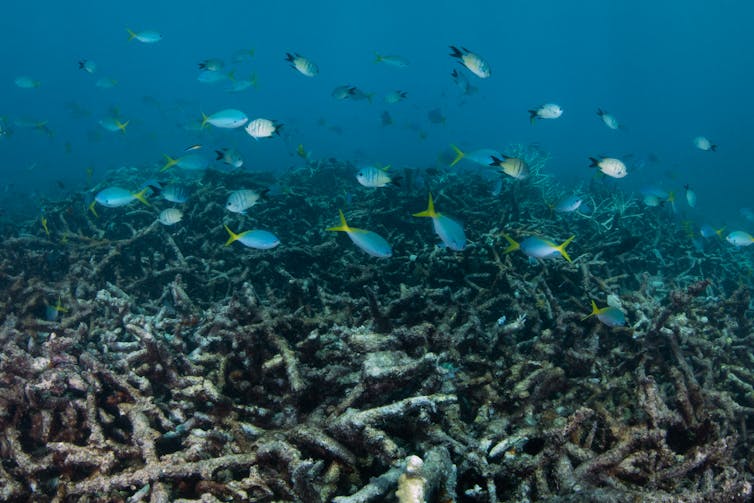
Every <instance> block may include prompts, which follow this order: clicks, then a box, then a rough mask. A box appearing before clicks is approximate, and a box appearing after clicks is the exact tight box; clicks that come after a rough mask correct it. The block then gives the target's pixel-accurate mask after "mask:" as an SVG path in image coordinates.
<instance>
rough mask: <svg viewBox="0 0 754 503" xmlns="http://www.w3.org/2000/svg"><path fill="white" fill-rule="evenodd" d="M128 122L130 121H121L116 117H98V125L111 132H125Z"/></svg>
mask: <svg viewBox="0 0 754 503" xmlns="http://www.w3.org/2000/svg"><path fill="white" fill-rule="evenodd" d="M129 122H131V121H126V122H121V120H120V119H118V118H116V117H105V118H104V119H100V121H99V125H100V126H102V128H103V129H106V130H108V131H111V132H113V133H115V132H118V131H120V132H121V133H123V134H125V133H126V127H127V126H128V123H129Z"/></svg>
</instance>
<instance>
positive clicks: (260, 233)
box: [224, 225, 280, 250]
mask: <svg viewBox="0 0 754 503" xmlns="http://www.w3.org/2000/svg"><path fill="white" fill-rule="evenodd" d="M224 227H225V230H226V231H228V234H229V235H230V237H229V238H228V240H227V241H226V242H225V246H230V245H231V244H232V243H233V242H235V241H238V242H239V243H241V244H242V245H244V246H247V247H249V248H256V249H257V250H269V249H272V248H275V247H276V246H278V245H279V244H280V239H278V237H277V236H276V235H274V234H273V233H271V232H269V231H264V230H261V229H253V230H249V231H243V232H241V233H239V234H236V233H235V232H233V231H232V230H230V227H228V226H227V225H226V226H224Z"/></svg>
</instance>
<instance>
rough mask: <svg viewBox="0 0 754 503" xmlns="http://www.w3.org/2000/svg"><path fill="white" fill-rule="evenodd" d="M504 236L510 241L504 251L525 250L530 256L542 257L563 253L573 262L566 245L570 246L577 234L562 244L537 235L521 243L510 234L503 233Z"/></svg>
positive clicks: (552, 256)
mask: <svg viewBox="0 0 754 503" xmlns="http://www.w3.org/2000/svg"><path fill="white" fill-rule="evenodd" d="M503 237H504V238H505V240H506V241H508V247H507V248H505V250H503V253H511V252H513V251H516V250H521V251H522V252H524V255H526V256H528V257H533V258H541V259H547V258H555V257H556V256H558V255H561V256H562V257H563V258H564V259H566V260H567V261H568V262H571V257H569V256H568V253H567V252H566V246H568V245H569V244H570V243H571V241H573V238H574V237H576V236H571V237H570V238H568V239H566V240H565V241H564V242H563V243H561V244H560V245H557V244H555V243H553V242H552V241H548V240H547V239H542V238H538V237H536V236H530V237H528V238H526V239H524V240H523V241H521V242H520V243H519V242H517V241H515V240H514V239H513V238H512V237H510V236H509V235H508V234H505V233H503Z"/></svg>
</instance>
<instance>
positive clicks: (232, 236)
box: [224, 225, 241, 246]
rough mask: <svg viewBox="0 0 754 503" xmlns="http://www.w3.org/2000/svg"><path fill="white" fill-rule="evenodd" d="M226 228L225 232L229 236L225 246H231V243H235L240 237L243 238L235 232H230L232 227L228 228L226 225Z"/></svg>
mask: <svg viewBox="0 0 754 503" xmlns="http://www.w3.org/2000/svg"><path fill="white" fill-rule="evenodd" d="M224 227H225V230H226V231H228V234H229V237H228V240H227V241H226V242H225V246H230V245H231V243H233V241H235V240H237V239H238V238H239V237H241V235H240V234H236V233H235V232H233V231H232V230H230V227H228V226H227V225H225V226H224Z"/></svg>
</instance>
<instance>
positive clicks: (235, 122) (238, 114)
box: [202, 108, 249, 129]
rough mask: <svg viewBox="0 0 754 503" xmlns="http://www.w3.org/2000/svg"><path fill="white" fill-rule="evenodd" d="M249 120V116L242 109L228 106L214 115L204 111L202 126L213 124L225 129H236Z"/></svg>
mask: <svg viewBox="0 0 754 503" xmlns="http://www.w3.org/2000/svg"><path fill="white" fill-rule="evenodd" d="M248 121H249V118H248V117H247V116H246V114H245V113H243V112H242V111H240V110H236V109H235V108H226V109H225V110H220V111H219V112H215V113H213V114H212V115H205V114H204V113H203V112H202V127H205V126H206V125H207V124H212V125H213V126H215V127H219V128H224V129H235V128H239V127H241V126H243V125H244V124H246V123H247V122H248Z"/></svg>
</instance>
